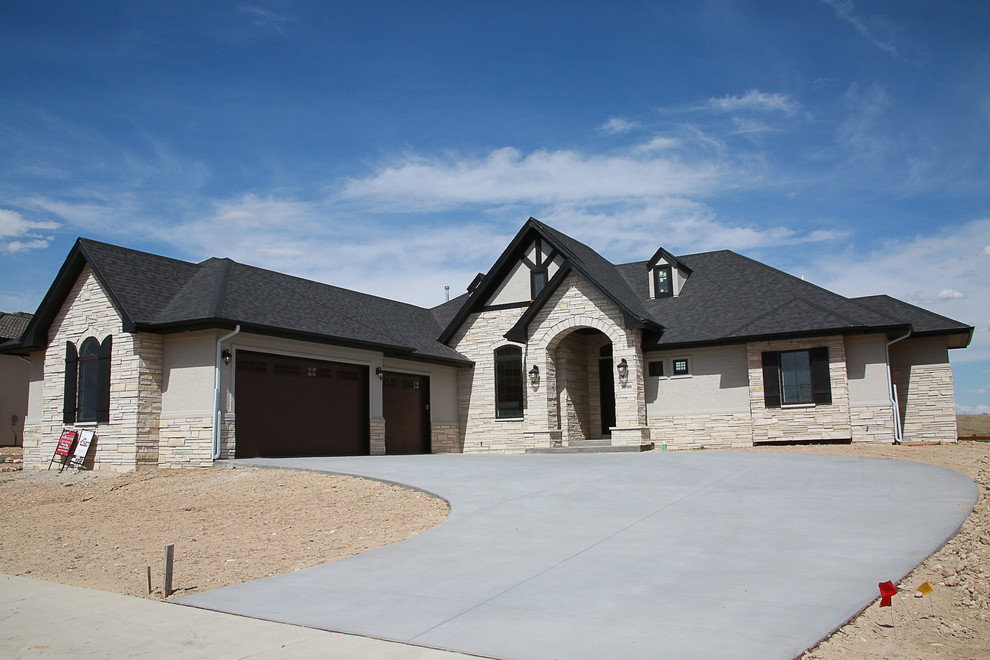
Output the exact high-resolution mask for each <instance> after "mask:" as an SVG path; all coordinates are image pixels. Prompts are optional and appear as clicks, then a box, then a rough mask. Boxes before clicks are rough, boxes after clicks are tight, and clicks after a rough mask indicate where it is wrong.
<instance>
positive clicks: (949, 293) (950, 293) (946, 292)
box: [936, 289, 966, 300]
mask: <svg viewBox="0 0 990 660" xmlns="http://www.w3.org/2000/svg"><path fill="white" fill-rule="evenodd" d="M965 297H966V294H964V293H962V292H961V291H956V290H955V289H942V290H941V291H939V292H938V295H937V296H936V298H938V299H939V300H958V299H960V298H965Z"/></svg>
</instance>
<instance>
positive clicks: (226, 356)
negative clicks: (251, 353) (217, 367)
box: [220, 348, 232, 365]
mask: <svg viewBox="0 0 990 660" xmlns="http://www.w3.org/2000/svg"><path fill="white" fill-rule="evenodd" d="M220 357H221V358H223V363H224V364H225V365H229V364H230V358H231V357H232V356H231V354H230V349H229V348H225V349H223V353H221V354H220Z"/></svg>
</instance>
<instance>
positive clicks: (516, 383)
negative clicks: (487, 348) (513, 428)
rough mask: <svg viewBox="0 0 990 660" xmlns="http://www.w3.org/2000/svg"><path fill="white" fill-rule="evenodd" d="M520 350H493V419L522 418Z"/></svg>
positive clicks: (522, 391)
mask: <svg viewBox="0 0 990 660" xmlns="http://www.w3.org/2000/svg"><path fill="white" fill-rule="evenodd" d="M523 393H524V387H523V368H522V349H521V348H519V347H518V346H502V347H501V348H497V349H495V417H496V418H498V419H506V418H513V417H522V416H523Z"/></svg>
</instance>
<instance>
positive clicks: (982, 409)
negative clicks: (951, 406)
mask: <svg viewBox="0 0 990 660" xmlns="http://www.w3.org/2000/svg"><path fill="white" fill-rule="evenodd" d="M956 414H959V415H987V414H990V405H986V404H984V403H981V404H980V405H978V406H964V405H960V404H956Z"/></svg>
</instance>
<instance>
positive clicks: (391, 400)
mask: <svg viewBox="0 0 990 660" xmlns="http://www.w3.org/2000/svg"><path fill="white" fill-rule="evenodd" d="M382 407H383V411H382V412H383V414H384V416H385V453H386V454H429V453H430V379H429V378H428V377H427V376H413V375H411V374H400V373H394V372H390V371H387V372H385V376H384V378H383V379H382Z"/></svg>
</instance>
